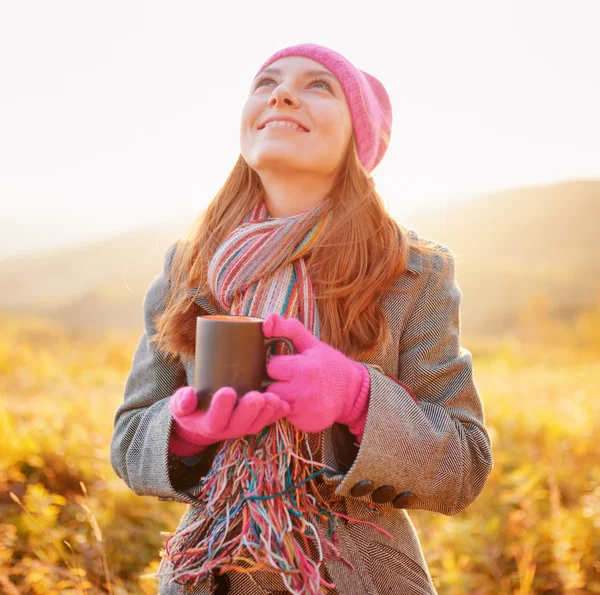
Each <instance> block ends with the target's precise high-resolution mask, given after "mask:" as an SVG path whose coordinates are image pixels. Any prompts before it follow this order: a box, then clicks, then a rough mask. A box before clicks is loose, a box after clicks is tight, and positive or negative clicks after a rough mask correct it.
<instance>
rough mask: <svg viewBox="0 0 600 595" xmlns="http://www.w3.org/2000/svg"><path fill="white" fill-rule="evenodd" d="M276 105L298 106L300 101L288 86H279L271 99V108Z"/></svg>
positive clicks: (274, 90)
mask: <svg viewBox="0 0 600 595" xmlns="http://www.w3.org/2000/svg"><path fill="white" fill-rule="evenodd" d="M276 105H288V106H297V105H298V100H297V99H296V97H295V95H294V94H293V93H292V92H291V91H290V90H289V88H288V87H287V86H286V85H277V87H275V88H274V89H273V93H271V97H270V98H269V107H274V106H276Z"/></svg>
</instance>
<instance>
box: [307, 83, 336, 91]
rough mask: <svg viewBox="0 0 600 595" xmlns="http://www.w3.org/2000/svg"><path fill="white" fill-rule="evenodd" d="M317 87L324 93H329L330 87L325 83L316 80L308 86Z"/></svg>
mask: <svg viewBox="0 0 600 595" xmlns="http://www.w3.org/2000/svg"><path fill="white" fill-rule="evenodd" d="M317 85H318V86H319V87H321V88H323V89H324V90H325V91H331V85H330V84H329V83H328V82H327V81H322V80H316V81H313V82H312V83H311V84H310V86H311V87H316V86H317Z"/></svg>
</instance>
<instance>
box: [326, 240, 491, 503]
mask: <svg viewBox="0 0 600 595" xmlns="http://www.w3.org/2000/svg"><path fill="white" fill-rule="evenodd" d="M441 248H442V250H443V251H444V252H446V255H447V260H448V264H447V268H446V271H445V277H443V278H442V275H441V271H442V259H441V257H440V256H438V255H436V256H435V257H434V266H433V269H432V273H431V275H430V277H429V279H427V282H426V283H425V285H424V287H423V290H422V292H421V294H420V295H419V297H418V299H417V301H416V303H415V306H414V308H413V311H412V313H411V315H410V317H409V319H408V322H407V324H406V326H405V329H404V332H403V335H402V337H401V342H400V352H399V362H398V364H399V365H398V376H399V380H397V379H394V378H391V377H389V376H386V375H385V374H384V373H383V372H382V371H381V370H380V369H378V368H376V367H375V366H370V365H367V364H365V365H367V367H368V370H369V374H370V377H371V390H370V400H369V407H368V414H367V421H366V425H365V430H364V434H363V437H362V441H361V444H360V445H354V447H355V450H356V448H358V450H357V452H355V454H356V456H355V458H354V460H353V461H352V462H351V464H349V465H348V466H343V465H342V466H340V465H339V464H338V460H339V457H336V456H335V454H336V453H335V452H334V451H336V450H337V451H339V450H340V448H339V445H338V446H336V444H335V442H336V437H335V433H334V432H332V433H331V435H330V437H329V440H328V442H327V441H326V443H325V456H324V458H325V462H326V463H327V464H328V465H330V466H333V467H334V468H335V467H336V465H337V468H336V473H327V474H325V479H326V481H328V482H330V483H334V484H337V485H336V487H335V493H336V495H338V496H346V497H350V498H351V497H354V496H353V495H352V488H353V487H354V486H356V485H357V484H359V483H360V482H366V481H369V480H370V482H372V487H373V489H375V490H376V489H377V488H379V487H382V486H391V487H392V488H394V493H395V494H396V495H397V497H396V498H395V499H394V501H393V504H392V505H393V506H396V507H398V508H407V509H425V510H430V511H434V512H440V513H442V514H447V515H451V514H456V513H458V512H460V511H462V510H464V509H465V508H466V507H467V506H468V505H469V504H470V503H471V502H473V501H474V500H475V498H476V497H477V496H478V495H479V493H480V492H481V490H482V489H483V486H484V484H485V482H486V479H487V477H488V475H489V473H490V471H491V469H492V466H493V463H492V450H491V442H490V438H489V436H488V433H487V431H486V428H485V425H484V414H483V407H482V403H481V400H480V398H479V394H478V389H477V387H476V384H475V381H474V378H473V366H472V357H471V353H470V352H469V351H468V350H467V349H464V348H463V347H461V346H460V300H461V297H462V292H461V290H460V288H459V287H458V285H457V283H456V278H455V261H454V256H453V254H452V253H451V252H450V251H449V250H448V249H447V248H445V247H444V246H441ZM339 434H340V433H339V432H338V439H337V442H338V443H339ZM334 461H335V463H334V464H333V465H332V462H334ZM363 485H364V484H363ZM389 491H390V490H389V488H388V492H389ZM354 492H355V493H356V490H354ZM372 496H373V492H371V493H369V494H367V495H366V496H365V495H363V496H361V499H363V500H365V499H366V500H367V501H368V502H372Z"/></svg>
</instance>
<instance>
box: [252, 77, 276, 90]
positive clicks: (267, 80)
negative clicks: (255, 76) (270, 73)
mask: <svg viewBox="0 0 600 595" xmlns="http://www.w3.org/2000/svg"><path fill="white" fill-rule="evenodd" d="M270 83H273V84H275V81H274V80H273V79H270V78H262V79H259V80H258V81H257V82H256V84H255V85H254V88H255V89H258V88H259V87H264V86H265V85H267V84H270Z"/></svg>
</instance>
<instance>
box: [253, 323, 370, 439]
mask: <svg viewBox="0 0 600 595" xmlns="http://www.w3.org/2000/svg"><path fill="white" fill-rule="evenodd" d="M263 333H264V335H265V337H273V336H278V337H285V338H287V339H289V340H291V341H292V343H293V344H294V349H295V352H296V354H295V355H275V356H273V357H272V358H271V359H270V360H269V363H268V364H267V372H268V374H269V376H270V377H271V378H272V379H273V380H275V382H273V383H272V384H271V386H270V387H269V390H270V391H271V392H273V393H275V394H276V395H278V396H279V397H281V399H283V400H284V401H287V402H288V403H289V405H290V409H291V411H290V414H289V415H287V416H286V417H287V419H288V420H289V421H290V423H292V424H294V425H295V426H296V427H297V428H299V429H301V430H303V431H305V432H319V431H321V430H324V429H325V428H329V427H330V426H332V425H333V423H334V422H339V423H342V424H345V425H347V426H348V428H349V429H350V431H351V432H352V433H353V434H354V435H355V436H357V438H358V439H359V441H360V440H361V438H362V433H363V430H364V426H365V422H366V417H367V409H368V404H369V392H370V385H371V379H370V376H369V372H368V370H367V368H366V367H365V366H363V365H362V364H360V363H358V362H356V361H354V360H353V359H350V358H349V357H347V356H346V355H344V354H343V353H342V352H341V351H338V350H337V349H334V348H333V347H331V346H330V345H327V343H323V342H322V341H319V339H317V338H316V337H315V336H314V335H313V334H312V333H311V332H310V331H309V330H308V329H307V328H306V327H305V326H304V325H303V324H302V323H301V322H300V321H299V320H296V319H286V318H283V317H282V316H279V315H278V314H269V315H268V316H267V318H266V319H265V321H264V322H263Z"/></svg>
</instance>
